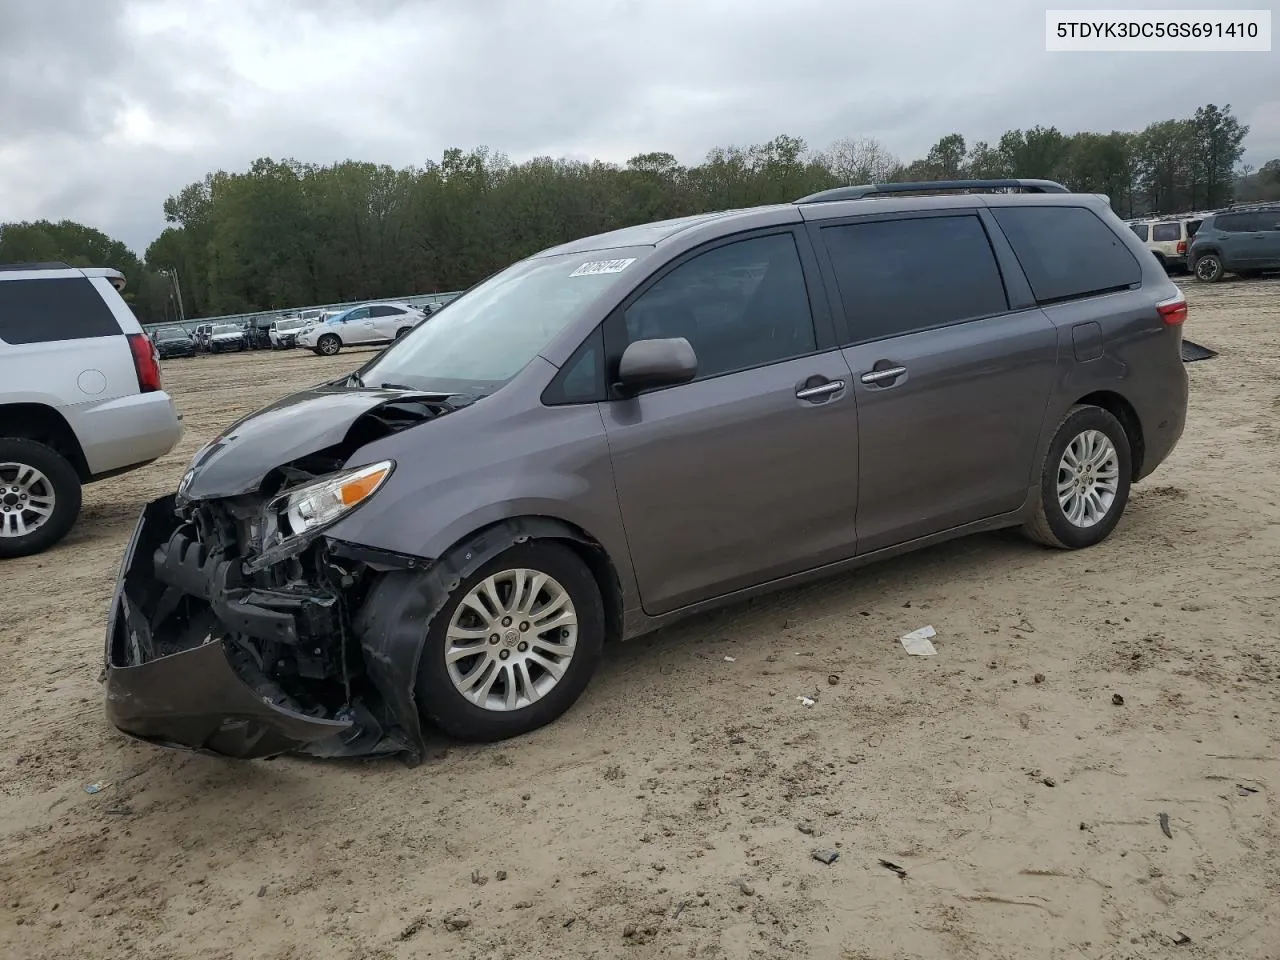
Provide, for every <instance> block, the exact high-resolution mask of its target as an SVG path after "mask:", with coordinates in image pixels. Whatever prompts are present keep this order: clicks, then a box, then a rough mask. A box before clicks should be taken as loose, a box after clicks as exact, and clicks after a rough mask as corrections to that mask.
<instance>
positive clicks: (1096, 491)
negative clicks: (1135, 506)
mask: <svg viewBox="0 0 1280 960" xmlns="http://www.w3.org/2000/svg"><path fill="white" fill-rule="evenodd" d="M1130 449H1131V448H1130V444H1129V436H1128V434H1126V433H1125V431H1124V427H1123V426H1122V425H1121V424H1120V421H1119V420H1117V419H1116V418H1115V417H1114V416H1112V415H1111V414H1110V413H1108V412H1107V411H1106V410H1103V409H1102V408H1101V407H1091V406H1077V407H1072V408H1071V410H1070V412H1069V413H1068V414H1067V415H1066V417H1065V418H1063V421H1062V423H1061V424H1059V425H1058V429H1057V431H1056V432H1055V433H1054V437H1053V441H1052V442H1051V443H1050V444H1049V451H1048V453H1047V454H1046V455H1045V460H1044V464H1043V465H1042V467H1041V468H1040V495H1039V497H1038V498H1037V499H1036V505H1035V512H1034V514H1033V515H1032V517H1031V519H1030V521H1028V522H1027V524H1026V525H1025V526H1024V527H1023V532H1024V533H1025V534H1026V535H1027V536H1028V537H1030V538H1031V539H1032V540H1035V541H1036V542H1038V543H1042V544H1044V545H1045V546H1049V547H1058V548H1059V549H1064V550H1079V549H1081V548H1083V547H1092V546H1094V545H1095V544H1098V543H1101V542H1102V541H1103V540H1105V539H1106V538H1107V537H1108V536H1110V534H1111V531H1112V530H1114V529H1115V528H1116V524H1117V523H1119V522H1120V517H1121V516H1122V515H1123V514H1124V508H1125V505H1126V504H1127V503H1128V501H1129V482H1130V478H1131V477H1132V476H1133V458H1132V453H1131V452H1130Z"/></svg>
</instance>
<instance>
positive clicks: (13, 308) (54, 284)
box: [0, 277, 120, 344]
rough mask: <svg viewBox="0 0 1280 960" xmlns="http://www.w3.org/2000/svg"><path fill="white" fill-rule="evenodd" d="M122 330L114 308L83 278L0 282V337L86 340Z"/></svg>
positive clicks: (28, 340) (16, 341) (39, 340)
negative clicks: (113, 310)
mask: <svg viewBox="0 0 1280 960" xmlns="http://www.w3.org/2000/svg"><path fill="white" fill-rule="evenodd" d="M113 293H114V291H113ZM119 333H120V324H119V323H117V322H116V318H115V315H114V314H113V313H112V312H111V308H110V307H109V306H107V304H106V301H104V300H103V299H102V294H100V293H99V292H98V290H97V288H95V287H94V285H93V283H92V282H90V281H89V280H87V279H85V278H84V277H68V278H65V279H47V280H4V281H0V340H3V341H5V342H6V343H12V344H19V343H45V342H49V341H55V340H84V339H87V338H89V337H109V336H113V335H117V334H119Z"/></svg>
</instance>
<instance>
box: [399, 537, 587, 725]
mask: <svg viewBox="0 0 1280 960" xmlns="http://www.w3.org/2000/svg"><path fill="white" fill-rule="evenodd" d="M604 631H605V619H604V603H603V601H602V600H601V598H600V589H599V587H597V585H596V581H595V578H594V577H593V576H592V575H591V571H590V570H588V569H587V566H586V564H584V563H583V562H582V561H581V560H580V559H579V558H578V556H577V554H575V553H574V552H573V551H572V550H570V549H569V548H568V547H565V546H562V545H561V544H558V543H554V542H551V541H545V540H544V541H538V542H533V543H525V544H521V545H519V546H516V547H513V548H512V549H510V550H507V551H506V552H505V553H503V554H501V555H500V556H498V557H496V558H495V559H493V560H491V561H489V563H487V564H485V565H484V566H483V567H481V568H480V569H479V570H477V571H476V572H475V573H474V574H472V575H471V576H470V577H468V578H467V579H465V580H463V581H462V583H460V584H459V585H458V587H457V588H456V589H455V590H454V591H453V593H452V594H451V595H450V597H449V600H448V602H447V603H446V604H445V605H444V608H443V609H442V610H441V611H440V612H439V613H438V614H437V615H436V617H435V619H434V620H433V621H432V622H431V624H430V626H429V627H428V628H427V639H426V645H425V647H424V648H423V652H422V659H421V661H420V663H419V668H418V701H419V703H420V705H421V710H422V713H423V715H424V716H425V717H426V718H427V719H428V720H429V721H431V722H433V723H434V724H435V725H436V726H438V727H439V728H440V729H441V730H443V731H445V732H446V733H448V734H450V735H451V736H454V737H456V738H458V739H459V740H470V741H473V742H481V743H483V742H492V741H495V740H505V739H507V738H508V737H515V736H519V735H520V734H523V733H528V732H529V731H531V730H536V729H538V728H539V727H542V726H545V725H546V724H548V723H550V722H551V721H553V720H555V719H556V718H557V717H559V716H560V715H561V714H562V713H564V712H565V711H566V710H568V709H569V707H571V706H572V705H573V703H574V702H575V701H576V700H577V699H578V697H579V696H580V695H581V694H582V691H583V690H584V689H586V686H587V682H588V681H589V680H590V679H591V675H592V674H593V673H594V672H595V669H596V665H597V664H598V663H599V661H600V654H601V650H602V648H603V645H604Z"/></svg>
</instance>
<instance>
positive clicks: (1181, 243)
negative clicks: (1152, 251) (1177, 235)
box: [1178, 240, 1187, 253]
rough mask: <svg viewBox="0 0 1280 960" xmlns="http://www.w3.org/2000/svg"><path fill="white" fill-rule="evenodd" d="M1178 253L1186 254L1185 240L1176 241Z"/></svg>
mask: <svg viewBox="0 0 1280 960" xmlns="http://www.w3.org/2000/svg"><path fill="white" fill-rule="evenodd" d="M1178 252H1179V253H1186V252H1187V241H1185V240H1179V241H1178Z"/></svg>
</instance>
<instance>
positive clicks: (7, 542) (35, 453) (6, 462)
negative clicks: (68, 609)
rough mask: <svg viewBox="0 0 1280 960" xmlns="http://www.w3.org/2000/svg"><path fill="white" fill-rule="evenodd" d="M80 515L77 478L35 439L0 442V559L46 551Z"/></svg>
mask: <svg viewBox="0 0 1280 960" xmlns="http://www.w3.org/2000/svg"><path fill="white" fill-rule="evenodd" d="M79 515H80V478H79V477H78V476H76V471H75V469H74V468H73V467H72V466H71V464H69V463H68V462H67V460H66V458H65V457H63V456H62V455H61V454H60V453H58V451H56V450H54V449H53V448H52V447H47V446H45V445H44V444H43V443H37V442H36V441H34V440H23V439H4V438H0V558H3V557H25V556H30V555H31V554H34V553H40V552H41V551H43V550H47V549H48V548H49V547H52V546H53V545H54V544H55V543H57V542H58V541H59V540H61V539H62V538H63V537H65V536H66V535H67V533H68V532H69V531H70V530H71V527H72V526H73V525H74V524H75V522H76V517H78V516H79Z"/></svg>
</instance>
